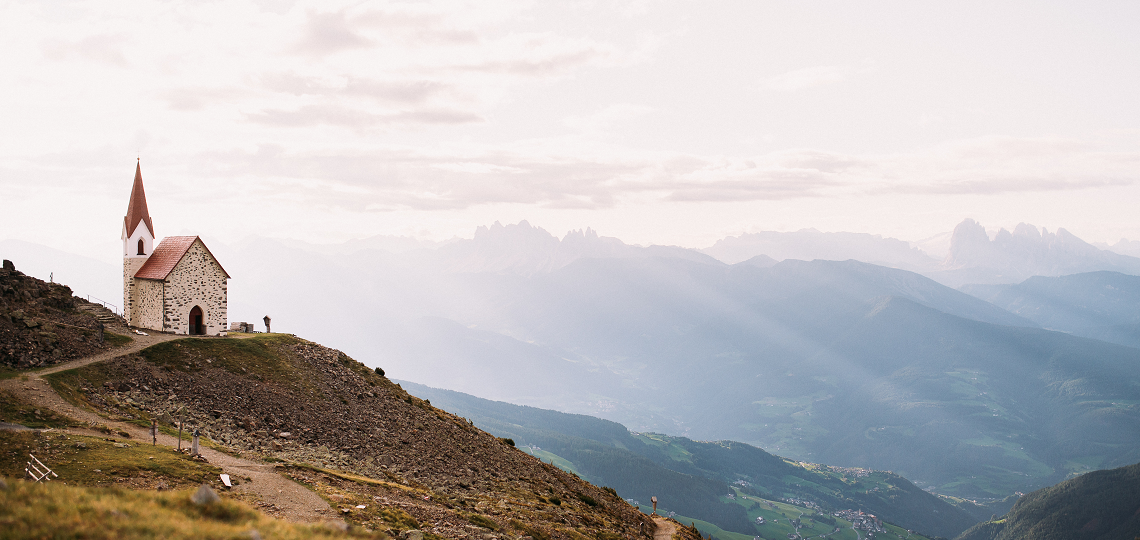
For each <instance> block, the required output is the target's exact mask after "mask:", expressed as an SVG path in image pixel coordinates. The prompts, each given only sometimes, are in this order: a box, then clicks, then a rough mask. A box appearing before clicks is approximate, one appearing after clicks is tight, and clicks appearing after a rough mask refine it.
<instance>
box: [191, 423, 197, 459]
mask: <svg viewBox="0 0 1140 540" xmlns="http://www.w3.org/2000/svg"><path fill="white" fill-rule="evenodd" d="M190 455H192V456H196V455H198V428H196V427H195V428H194V442H193V443H192V445H191V446H190Z"/></svg>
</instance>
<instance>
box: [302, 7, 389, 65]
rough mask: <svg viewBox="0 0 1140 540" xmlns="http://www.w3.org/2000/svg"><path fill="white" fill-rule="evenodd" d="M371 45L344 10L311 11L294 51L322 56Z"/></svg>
mask: <svg viewBox="0 0 1140 540" xmlns="http://www.w3.org/2000/svg"><path fill="white" fill-rule="evenodd" d="M371 45H372V42H371V41H370V40H368V39H366V38H364V37H363V36H361V35H360V34H358V33H357V32H356V31H354V30H353V28H351V26H350V25H349V21H348V17H347V15H346V14H345V13H344V12H343V11H341V12H337V13H309V15H308V18H307V20H306V22H305V30H304V35H303V36H302V37H301V40H300V41H299V42H298V43H297V44H296V46H295V47H294V51H295V52H298V53H303V54H310V55H317V56H321V55H326V54H332V53H337V52H340V51H343V50H347V49H357V48H361V47H369V46H371Z"/></svg>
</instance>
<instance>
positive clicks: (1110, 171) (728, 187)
mask: <svg viewBox="0 0 1140 540" xmlns="http://www.w3.org/2000/svg"><path fill="white" fill-rule="evenodd" d="M1138 22H1140V4H1137V3H1135V2H1111V1H1106V2H1075V1H1074V2H1041V1H1035V2H1016V1H1010V2H1000V3H995V2H974V1H959V2H940V3H935V2H910V1H900V2H865V3H864V2H860V3H853V2H826V1H819V2H803V1H786V2H763V1H755V0H752V1H735V2H734V1H707V2H672V1H661V2H656V1H645V0H624V1H623V0H609V1H605V2H601V1H598V2H593V1H573V0H567V1H561V2H527V1H525V0H513V1H509V2H501V1H498V0H480V1H478V2H462V1H447V0H443V1H430V0H429V1H414V2H335V1H320V2H315V1H314V2H288V1H276V0H254V1H243V0H227V1H224V2H220V1H219V2H209V1H187V2H177V1H172V2H148V1H138V2H112V1H90V2H88V1H76V2H55V1H34V2H24V1H20V0H10V1H7V2H3V3H0V51H3V52H2V53H0V70H2V71H3V73H4V76H3V77H0V97H2V99H0V118H2V119H3V128H2V130H0V138H2V143H0V239H3V238H12V239H19V240H25V241H31V242H38V243H41V244H45V245H49V246H52V247H55V248H57V249H63V250H65V251H70V252H73V253H79V254H82V255H88V256H92V257H96V258H100V259H103V260H107V261H109V262H114V261H116V260H117V258H118V250H119V247H118V245H119V235H120V232H121V230H120V229H121V224H122V217H123V215H124V214H125V212H126V207H127V199H128V197H129V193H130V187H131V180H132V178H133V174H134V168H135V163H136V159H139V160H140V162H141V164H142V170H143V177H144V180H145V183H146V190H147V196H148V203H149V207H150V212H151V215H152V216H153V218H154V224H155V228H156V229H157V230H156V231H155V232H156V233H157V235H158V236H159V237H163V236H167V235H174V234H201V235H203V236H207V237H211V238H219V239H223V240H225V241H230V240H233V241H237V240H240V239H241V238H245V237H248V236H250V235H260V236H270V237H279V238H293V239H299V240H305V241H308V242H318V243H334V242H343V241H346V240H349V239H354V238H365V237H369V236H374V235H403V236H412V237H415V238H421V239H429V240H443V239H447V238H452V237H471V236H472V234H473V233H474V230H475V228H476V227H477V226H480V225H488V224H490V223H493V222H495V221H500V222H502V223H504V224H505V223H515V222H518V221H520V220H523V219H526V220H528V221H529V222H530V223H532V224H534V225H537V226H541V227H543V228H545V229H547V230H548V231H550V232H552V233H554V234H556V235H562V234H564V233H565V232H566V231H568V230H573V229H582V228H586V227H592V228H593V229H595V230H597V231H598V232H599V233H600V234H602V235H605V236H615V237H618V238H621V239H622V240H624V241H626V242H629V243H639V244H651V243H655V244H672V245H682V246H687V247H698V248H699V247H707V246H709V245H712V244H713V243H714V242H715V241H716V240H718V239H720V238H723V237H724V236H728V235H738V234H741V233H745V232H757V231H764V230H776V231H794V230H799V229H802V228H816V229H819V230H823V231H852V232H869V233H874V234H882V235H884V236H892V237H896V238H901V239H904V240H911V241H917V240H922V239H924V238H927V237H930V236H933V235H936V234H938V233H943V232H946V231H949V230H951V229H952V228H953V227H954V226H955V225H956V224H957V223H959V222H960V221H962V220H963V219H964V218H972V219H976V220H978V221H979V222H981V223H982V224H983V225H985V226H986V227H987V228H990V229H991V230H996V229H997V228H998V227H1005V228H1010V229H1012V227H1013V226H1015V225H1016V224H1017V223H1019V222H1027V223H1032V224H1035V225H1038V226H1044V227H1046V228H1048V229H1049V230H1054V229H1056V228H1058V227H1063V228H1066V229H1068V230H1069V231H1071V232H1073V233H1074V234H1076V235H1078V236H1080V237H1082V238H1084V239H1085V240H1088V241H1090V242H1110V243H1112V242H1116V241H1117V240H1119V239H1121V238H1131V239H1140V219H1138V218H1137V215H1138V212H1137V211H1136V202H1137V201H1140V100H1137V99H1136V97H1135V96H1136V89H1137V88H1140V33H1138V32H1136V31H1135V28H1136V26H1137V23H1138Z"/></svg>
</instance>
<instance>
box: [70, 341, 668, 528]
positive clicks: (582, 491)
mask: <svg viewBox="0 0 1140 540" xmlns="http://www.w3.org/2000/svg"><path fill="white" fill-rule="evenodd" d="M53 377H55V379H54V381H53V385H54V386H55V387H56V388H57V389H58V390H59V391H60V392H61V393H62V394H64V395H66V396H69V397H70V399H72V400H73V401H75V402H77V403H81V404H84V405H86V406H89V407H92V408H94V409H97V410H101V411H104V412H105V413H106V414H109V415H111V416H112V417H116V418H122V419H128V420H134V421H137V422H141V423H149V422H150V420H151V419H156V420H158V421H159V422H161V423H162V424H164V425H166V426H170V425H172V424H173V422H176V421H179V420H183V418H184V419H185V420H184V421H185V423H186V425H187V427H188V428H193V427H197V428H199V429H201V430H202V432H203V433H204V435H205V436H206V437H208V438H209V439H211V440H212V441H213V443H214V444H217V445H219V446H221V447H224V448H227V449H229V450H230V451H232V452H236V453H239V454H242V455H243V456H245V457H257V458H260V459H265V460H270V461H274V462H279V463H281V464H282V469H283V470H284V471H286V472H287V474H289V475H291V476H292V477H293V478H294V479H296V480H298V481H300V482H303V483H305V484H307V485H310V486H312V487H313V488H314V489H315V490H316V491H317V492H318V493H320V494H321V495H322V496H324V497H326V499H327V500H329V502H330V503H331V504H332V505H333V506H334V507H336V508H339V509H341V511H342V512H343V513H344V517H345V519H346V520H347V521H348V522H349V523H352V524H355V525H358V526H360V527H361V528H363V529H368V530H373V531H387V532H389V533H391V534H399V533H403V532H406V531H408V530H412V529H416V530H423V531H424V532H425V533H427V534H429V535H436V536H439V537H447V538H469V537H471V538H474V537H480V538H499V537H502V538H518V537H525V536H529V537H531V538H532V539H535V540H543V539H556V538H565V539H575V540H577V539H580V538H582V537H583V536H585V537H589V538H597V539H599V540H617V539H618V538H628V539H634V538H646V539H648V538H651V537H652V534H653V531H654V524H653V522H652V520H650V519H649V517H648V516H646V515H644V514H642V513H641V512H639V511H638V510H637V509H635V508H634V507H632V506H630V505H629V504H628V503H626V502H625V501H623V500H622V499H621V498H619V497H618V496H617V495H616V493H615V492H613V490H609V489H605V488H600V487H597V486H594V485H591V484H589V483H588V482H585V481H583V480H581V479H580V478H578V477H577V476H575V475H573V474H569V473H566V472H563V471H561V470H559V469H558V468H556V467H554V466H552V465H550V464H546V463H542V462H541V461H539V460H537V459H535V458H533V457H531V456H529V455H527V454H525V453H523V452H521V451H519V450H517V449H516V448H515V447H514V446H513V441H510V440H505V439H499V438H496V437H494V436H492V435H490V434H488V433H485V432H483V431H480V430H479V429H476V428H475V427H474V426H473V425H472V424H471V423H470V422H469V421H467V420H465V419H464V418H461V417H459V416H456V415H452V414H449V413H447V412H444V411H442V410H439V409H437V408H435V407H433V406H432V405H431V404H430V403H429V402H428V401H424V400H420V399H418V398H415V397H413V396H411V395H409V394H408V393H407V392H405V391H404V390H403V389H402V388H401V387H400V386H399V385H397V384H395V383H393V382H391V381H390V380H388V379H387V378H386V377H385V376H384V375H383V374H382V372H378V371H373V370H370V369H368V368H367V367H366V366H364V365H363V364H361V363H359V362H356V361H355V360H353V359H351V358H349V357H348V356H347V355H345V354H344V353H342V352H340V351H337V350H335V349H330V348H327V347H323V346H320V345H317V344H315V343H311V342H308V341H305V340H302V339H298V338H296V337H293V336H288V335H258V336H255V337H248V338H245V339H240V338H234V337H231V338H216V339H202V338H196V339H182V340H175V341H169V342H165V343H161V344H159V345H155V346H152V347H150V348H148V349H144V350H143V351H142V352H141V353H139V354H135V355H130V356H125V357H121V358H118V359H116V360H114V361H113V362H108V363H103V364H93V365H90V366H86V367H83V368H80V369H78V370H73V371H68V372H62V373H60V374H57V375H55V376H53ZM680 532H682V533H685V534H687V533H686V532H685V530H682V531H680Z"/></svg>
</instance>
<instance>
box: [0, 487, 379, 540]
mask: <svg viewBox="0 0 1140 540" xmlns="http://www.w3.org/2000/svg"><path fill="white" fill-rule="evenodd" d="M191 493H192V491H189V490H184V491H174V492H165V493H156V492H153V491H137V490H131V489H124V488H118V487H116V488H110V489H106V488H90V487H78V486H70V485H64V484H63V483H62V482H49V483H46V484H36V483H31V482H22V481H16V480H11V479H9V480H5V479H3V478H0V537H2V538H5V539H13V540H14V539H24V538H27V539H32V538H85V539H89V540H103V539H106V540H112V539H119V538H169V539H187V540H189V539H200V538H279V539H282V540H289V539H301V538H306V539H307V538H350V537H364V538H382V537H383V535H381V534H379V533H376V534H370V533H365V532H363V531H360V530H356V531H353V532H352V533H349V532H345V531H341V530H339V529H336V528H330V527H326V526H319V525H300V524H294V523H288V522H285V521H280V520H276V519H273V518H270V517H267V516H265V515H263V514H259V513H258V512H257V511H255V510H253V509H252V508H250V507H249V506H246V505H244V504H242V503H240V502H236V501H232V500H227V499H222V500H220V501H218V502H215V503H212V504H209V505H197V504H194V503H193V502H192V501H191V499H190V497H191Z"/></svg>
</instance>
